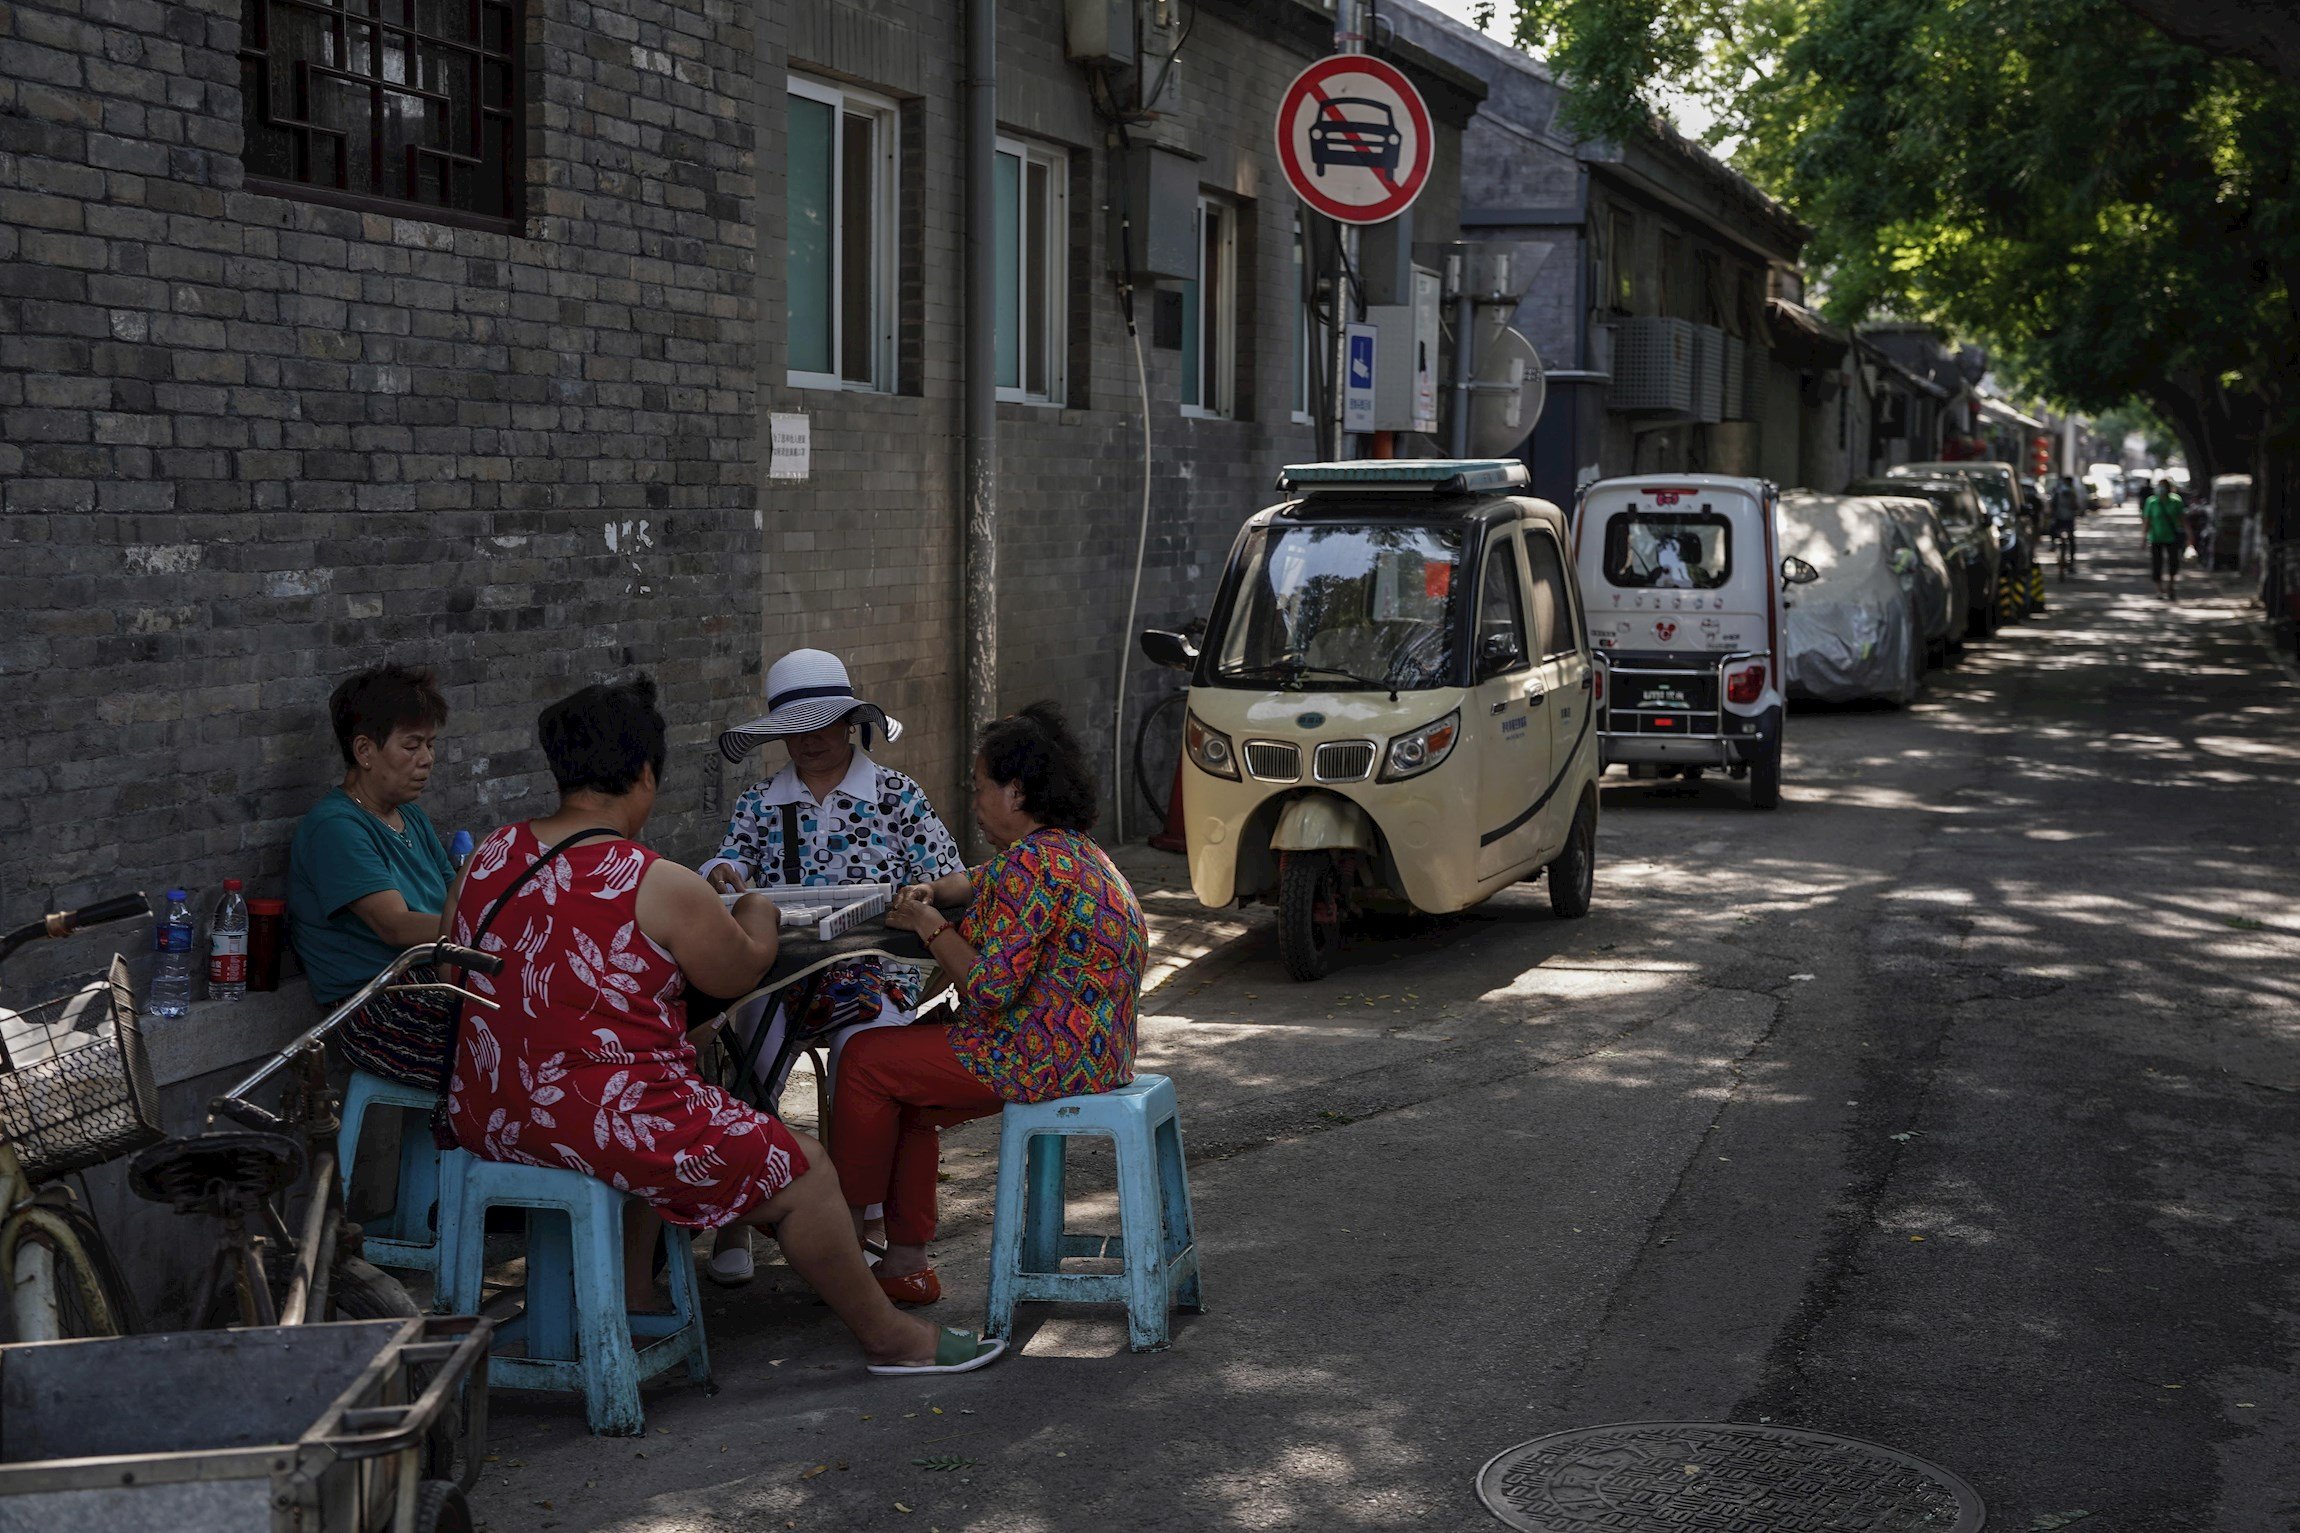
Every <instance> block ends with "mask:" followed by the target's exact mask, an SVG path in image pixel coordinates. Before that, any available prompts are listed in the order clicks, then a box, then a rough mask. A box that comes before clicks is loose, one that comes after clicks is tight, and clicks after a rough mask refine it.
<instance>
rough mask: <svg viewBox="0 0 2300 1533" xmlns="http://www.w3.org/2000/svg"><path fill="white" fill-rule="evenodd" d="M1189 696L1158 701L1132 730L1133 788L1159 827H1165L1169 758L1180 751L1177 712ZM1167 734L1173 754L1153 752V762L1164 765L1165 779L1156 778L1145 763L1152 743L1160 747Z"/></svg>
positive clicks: (1170, 769)
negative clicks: (1171, 738) (1169, 736)
mask: <svg viewBox="0 0 2300 1533" xmlns="http://www.w3.org/2000/svg"><path fill="white" fill-rule="evenodd" d="M1189 695H1190V694H1189V693H1187V692H1175V693H1171V694H1169V695H1167V696H1165V697H1162V698H1160V699H1158V701H1157V702H1156V703H1155V704H1153V705H1152V706H1151V708H1150V711H1149V712H1147V713H1145V714H1143V715H1142V722H1140V723H1139V724H1136V725H1135V726H1134V786H1135V787H1136V788H1137V789H1139V790H1140V792H1141V794H1142V802H1143V803H1144V804H1146V805H1148V806H1149V809H1150V814H1151V816H1152V818H1154V819H1156V820H1157V821H1158V823H1159V824H1161V825H1163V824H1165V823H1166V813H1167V810H1168V808H1169V807H1170V806H1169V805H1168V804H1167V802H1166V799H1167V797H1168V796H1170V795H1167V793H1166V789H1167V787H1168V786H1169V785H1170V784H1172V782H1173V781H1174V769H1173V765H1172V760H1171V758H1172V757H1173V756H1174V755H1177V754H1179V752H1180V751H1181V748H1182V727H1181V726H1182V720H1181V717H1180V713H1181V708H1182V704H1183V702H1184V701H1185V700H1186V699H1187V698H1188V697H1189ZM1169 734H1171V735H1172V736H1173V739H1174V749H1173V751H1167V750H1164V749H1160V750H1158V751H1157V752H1155V755H1156V757H1157V760H1158V761H1160V762H1165V763H1166V772H1165V775H1163V776H1160V775H1159V773H1158V770H1157V766H1156V764H1155V763H1154V762H1152V761H1151V760H1150V759H1149V747H1150V744H1151V742H1152V741H1153V740H1156V741H1157V742H1158V744H1159V745H1160V746H1161V747H1163V746H1164V744H1165V743H1166V738H1167V736H1168V735H1169Z"/></svg>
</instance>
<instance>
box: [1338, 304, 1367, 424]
mask: <svg viewBox="0 0 2300 1533" xmlns="http://www.w3.org/2000/svg"><path fill="white" fill-rule="evenodd" d="M1347 343H1348V344H1347V350H1346V353H1345V355H1346V356H1347V358H1348V363H1349V365H1348V369H1347V371H1346V373H1345V374H1344V376H1343V379H1342V429H1343V430H1344V431H1371V430H1373V429H1374V327H1373V326H1372V325H1352V326H1350V327H1349V330H1348V333H1347Z"/></svg>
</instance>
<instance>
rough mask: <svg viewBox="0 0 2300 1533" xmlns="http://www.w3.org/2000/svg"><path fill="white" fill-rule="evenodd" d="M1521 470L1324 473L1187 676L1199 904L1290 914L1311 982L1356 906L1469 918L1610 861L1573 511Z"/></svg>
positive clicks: (1462, 465)
mask: <svg viewBox="0 0 2300 1533" xmlns="http://www.w3.org/2000/svg"><path fill="white" fill-rule="evenodd" d="M1527 482H1528V481H1527V476H1526V471H1525V465H1523V464H1522V463H1517V462H1513V461H1509V460H1493V461H1470V462H1459V461H1450V460H1449V461H1415V460H1381V461H1366V462H1351V463H1310V464H1300V465H1296V466H1294V467H1291V468H1288V469H1286V470H1285V471H1284V472H1283V473H1282V474H1281V475H1280V476H1279V479H1278V489H1279V491H1280V493H1282V494H1284V495H1285V496H1287V497H1288V498H1287V499H1286V500H1284V501H1283V502H1281V503H1280V504H1278V505H1274V506H1271V507H1268V508H1267V509H1265V510H1263V511H1260V512H1258V513H1256V514H1255V515H1254V516H1253V517H1252V518H1251V519H1250V520H1249V521H1248V522H1247V523H1246V526H1245V528H1244V529H1243V531H1241V532H1240V534H1239V536H1238V541H1237V545H1236V546H1235V548H1233V549H1232V551H1231V554H1230V563H1229V567H1228V569H1227V570H1226V571H1225V573H1224V575H1223V577H1222V584H1221V588H1220V590H1219V591H1218V592H1217V594H1216V596H1215V600H1214V608H1213V612H1212V614H1211V616H1210V618H1209V621H1208V624H1207V630H1206V641H1205V647H1204V649H1203V650H1201V649H1199V648H1198V647H1197V646H1195V645H1193V644H1191V643H1190V641H1189V640H1187V639H1186V638H1184V637H1183V636H1182V635H1180V634H1177V633H1168V632H1161V631H1155V630H1154V631H1151V632H1148V633H1145V634H1144V635H1143V636H1142V647H1143V652H1144V653H1145V654H1147V655H1148V656H1149V657H1150V658H1151V659H1152V660H1153V661H1156V662H1157V663H1159V664H1161V665H1166V666H1171V667H1173V668H1175V669H1177V670H1184V671H1187V672H1189V673H1190V680H1191V690H1190V701H1189V713H1188V716H1187V717H1186V719H1185V720H1184V723H1183V757H1184V760H1185V761H1186V763H1187V765H1186V766H1185V767H1184V768H1183V771H1182V807H1183V813H1182V820H1183V824H1184V827H1185V833H1186V837H1187V841H1188V847H1189V858H1190V883H1191V887H1192V888H1193V889H1194V890H1195V891H1196V893H1197V896H1198V899H1199V901H1200V903H1202V904H1205V905H1209V906H1223V905H1229V904H1232V903H1236V904H1240V905H1243V904H1247V903H1250V902H1252V901H1256V900H1262V901H1268V902H1270V903H1274V904H1275V905H1276V906H1277V907H1278V938H1279V941H1278V946H1279V952H1280V954H1281V956H1282V957H1283V958H1284V960H1285V964H1286V968H1287V971H1288V972H1289V973H1291V974H1292V975H1293V977H1294V978H1296V979H1300V980H1307V979H1316V978H1318V977H1320V976H1321V975H1323V974H1324V973H1325V972H1326V971H1327V969H1328V967H1329V966H1330V965H1331V963H1332V961H1333V956H1334V953H1335V951H1336V950H1337V949H1338V947H1339V946H1340V941H1341V934H1342V927H1343V924H1344V921H1345V918H1347V917H1348V916H1349V915H1350V914H1351V913H1353V912H1355V911H1364V910H1391V911H1402V910H1415V911H1423V912H1427V913H1430V914H1443V913H1446V912H1450V911H1456V910H1463V909H1466V908H1468V907H1469V906H1471V905H1475V904H1477V903H1478V902H1479V901H1481V900H1485V899H1488V898H1490V897H1491V896H1493V895H1494V894H1496V893H1498V892H1499V891H1501V890H1502V889H1505V888H1507V887H1509V886H1510V885H1511V884H1514V883H1518V882H1520V881H1523V880H1525V879H1529V878H1531V877H1533V876H1534V875H1535V874H1537V873H1541V872H1543V871H1545V870H1546V872H1547V873H1548V876H1549V898H1550V903H1551V905H1552V906H1553V907H1554V908H1555V909H1556V911H1557V913H1558V914H1559V915H1561V916H1566V917H1576V916H1581V915H1584V914H1586V913H1587V912H1588V910H1589V902H1590V895H1591V891H1592V886H1593V885H1592V878H1593V873H1594V870H1595V867H1596V861H1597V744H1596V739H1595V736H1594V734H1593V732H1592V729H1591V719H1592V713H1593V702H1594V700H1593V698H1592V696H1591V690H1590V689H1591V684H1592V675H1593V672H1592V668H1591V665H1590V658H1589V649H1588V641H1587V639H1586V637H1585V636H1584V635H1585V630H1584V627H1583V623H1582V615H1581V597H1580V592H1579V589H1578V587H1577V586H1576V584H1575V578H1574V562H1573V558H1572V555H1571V552H1570V550H1571V547H1572V543H1571V540H1570V538H1569V536H1568V534H1567V530H1566V522H1565V516H1564V514H1563V513H1562V512H1560V511H1559V510H1558V509H1557V507H1555V506H1553V505H1551V504H1550V503H1549V502H1547V501H1543V500H1536V499H1534V498H1533V497H1532V496H1530V495H1528V494H1526V493H1525V488H1526V485H1527Z"/></svg>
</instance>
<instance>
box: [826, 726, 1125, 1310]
mask: <svg viewBox="0 0 2300 1533" xmlns="http://www.w3.org/2000/svg"><path fill="white" fill-rule="evenodd" d="M1094 804H1095V786H1094V775H1093V772H1092V771H1091V770H1090V769H1089V768H1088V767H1087V765H1086V757H1085V753H1084V752H1083V751H1081V750H1080V749H1079V746H1078V742H1077V740H1076V739H1074V738H1073V737H1072V736H1071V734H1070V731H1069V729H1068V728H1067V727H1066V726H1065V725H1064V723H1063V720H1062V714H1061V711H1060V710H1059V709H1057V708H1056V707H1055V706H1054V705H1053V704H1052V703H1034V704H1032V705H1031V706H1030V707H1028V708H1025V709H1023V710H1022V711H1021V712H1020V713H1018V714H1014V715H1011V716H1010V717H1007V718H1003V719H1000V720H999V721H998V722H996V723H994V724H992V725H991V726H990V727H989V728H988V729H985V730H984V731H983V733H982V741H981V746H980V749H979V750H978V751H977V753H976V755H975V758H974V814H975V819H976V821H977V822H978V823H979V824H980V825H981V826H982V831H983V834H984V835H985V836H987V837H988V838H989V839H990V841H991V843H992V844H993V845H994V846H996V847H997V848H998V851H997V853H996V854H995V855H994V856H992V857H991V859H990V860H989V861H988V862H986V863H984V864H983V865H982V866H980V867H977V868H969V869H966V870H964V871H962V872H958V873H952V874H949V875H947V876H945V877H943V878H940V879H937V880H936V881H935V882H934V883H932V884H917V885H913V886H912V887H910V888H908V889H905V890H904V891H903V894H902V898H901V899H900V900H898V901H897V902H896V904H895V907H894V908H893V909H892V910H890V911H889V912H888V913H887V917H886V920H887V924H888V925H889V926H893V927H896V928H898V929H900V930H904V931H912V932H916V933H917V934H918V935H919V936H920V937H921V938H923V939H924V940H925V942H926V946H927V951H928V952H929V953H931V954H932V955H933V956H934V959H935V961H936V962H937V963H939V964H941V965H942V969H943V972H944V973H945V974H948V975H950V976H951V977H952V978H953V980H954V981H955V982H956V983H957V986H958V994H959V1015H958V1020H957V1021H956V1022H955V1023H953V1024H952V1025H950V1026H948V1027H934V1026H920V1027H894V1028H883V1029H880V1030H879V1031H876V1032H868V1033H861V1034H858V1035H857V1036H856V1037H855V1038H854V1039H853V1040H852V1041H851V1042H849V1043H848V1044H847V1047H846V1054H845V1056H844V1058H843V1059H842V1060H841V1062H840V1065H839V1072H838V1087H837V1091H836V1094H835V1095H834V1097H833V1108H834V1110H833V1112H832V1114H831V1135H830V1138H831V1160H832V1162H833V1163H834V1164H836V1165H837V1167H838V1172H839V1186H840V1188H841V1190H842V1191H843V1192H844V1193H845V1195H846V1200H847V1203H848V1205H849V1206H850V1207H851V1208H852V1209H853V1210H854V1214H855V1224H856V1230H857V1233H858V1235H859V1233H860V1230H861V1224H862V1210H863V1209H864V1208H865V1207H866V1206H868V1205H869V1204H872V1203H884V1204H885V1205H886V1239H887V1248H886V1255H885V1257H884V1258H882V1259H881V1260H880V1262H879V1264H878V1266H877V1268H876V1271H877V1273H878V1282H879V1287H880V1288H882V1289H884V1290H885V1292H886V1294H887V1296H888V1297H889V1298H891V1299H893V1300H895V1301H896V1302H897V1303H903V1304H931V1303H933V1302H934V1301H935V1300H936V1299H939V1298H941V1297H942V1284H941V1281H940V1280H939V1279H938V1278H937V1277H936V1276H935V1271H934V1268H933V1267H931V1266H929V1265H928V1264H927V1259H926V1246H927V1242H928V1241H930V1240H932V1239H933V1238H934V1233H935V1183H936V1179H937V1171H938V1169H939V1166H940V1163H941V1153H942V1150H941V1140H940V1137H939V1132H940V1130H941V1129H943V1128H945V1127H948V1126H949V1125H951V1124H953V1123H963V1122H965V1121H966V1120H967V1119H969V1118H983V1117H988V1116H989V1115H990V1114H992V1113H995V1112H997V1111H998V1110H999V1109H1000V1108H1002V1107H1004V1106H1005V1105H1006V1104H1007V1103H1008V1102H1044V1101H1048V1100H1050V1099H1052V1098H1055V1097H1066V1096H1080V1095H1085V1094H1088V1093H1092V1092H1098V1091H1111V1090H1115V1089H1116V1088H1118V1087H1120V1086H1124V1085H1126V1084H1128V1083H1129V1082H1130V1081H1132V1080H1133V1079H1134V1012H1135V1003H1136V1000H1137V998H1138V997H1139V995H1140V992H1141V988H1142V970H1143V967H1144V964H1145V962H1146V960H1147V958H1148V955H1149V946H1150V944H1149V938H1148V934H1147V932H1146V931H1145V929H1144V927H1143V924H1142V908H1141V906H1139V905H1138V904H1136V903H1135V900H1134V891H1133V889H1132V888H1131V887H1130V886H1129V885H1128V884H1127V882H1126V879H1125V877H1124V875H1122V874H1121V873H1119V871H1118V869H1117V868H1116V867H1114V866H1112V864H1111V862H1110V859H1109V857H1107V856H1106V855H1104V853H1103V851H1102V848H1101V847H1099V846H1097V845H1095V844H1094V842H1093V841H1092V840H1091V839H1089V838H1088V836H1087V834H1086V832H1087V830H1088V828H1089V827H1091V826H1092V825H1093V823H1094ZM958 905H963V906H965V907H966V911H965V914H964V915H963V916H961V917H960V918H959V919H958V920H957V921H946V920H945V919H944V918H943V916H942V914H941V912H940V911H939V910H938V909H937V908H936V907H937V906H958Z"/></svg>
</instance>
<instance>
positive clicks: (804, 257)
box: [783, 74, 901, 393]
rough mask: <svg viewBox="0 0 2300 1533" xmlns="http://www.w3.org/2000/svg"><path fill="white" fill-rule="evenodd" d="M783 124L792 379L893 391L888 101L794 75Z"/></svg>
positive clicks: (893, 165) (895, 160) (894, 234)
mask: <svg viewBox="0 0 2300 1533" xmlns="http://www.w3.org/2000/svg"><path fill="white" fill-rule="evenodd" d="M787 99H788V102H789V110H788V114H787V117H786V133H785V143H784V150H785V163H786V171H785V177H786V185H785V208H786V211H787V215H788V216H787V220H786V223H785V225H784V232H785V240H786V243H785V259H784V268H783V269H784V300H783V302H784V318H785V327H784V332H783V333H784V341H785V347H786V351H787V356H788V376H789V380H790V382H791V384H792V385H793V386H795V387H799V388H825V389H857V390H865V391H874V392H881V393H884V392H891V391H892V390H893V388H894V371H895V344H894V343H895V322H896V315H895V307H896V298H895V293H896V289H895V280H896V252H897V250H898V249H899V246H898V244H897V239H898V235H899V229H898V226H897V221H896V195H895V193H896V186H897V177H898V175H899V173H900V170H901V162H900V148H899V145H898V143H897V139H898V135H897V133H896V131H895V128H896V108H895V104H894V103H893V102H892V101H890V100H888V99H886V98H885V97H882V96H875V95H872V94H870V93H868V92H866V91H858V90H855V89H853V88H851V87H848V86H842V85H834V84H831V83H829V82H827V81H823V80H815V79H810V78H807V77H806V76H803V75H799V74H793V75H791V76H790V78H789V83H788V98H787Z"/></svg>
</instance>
